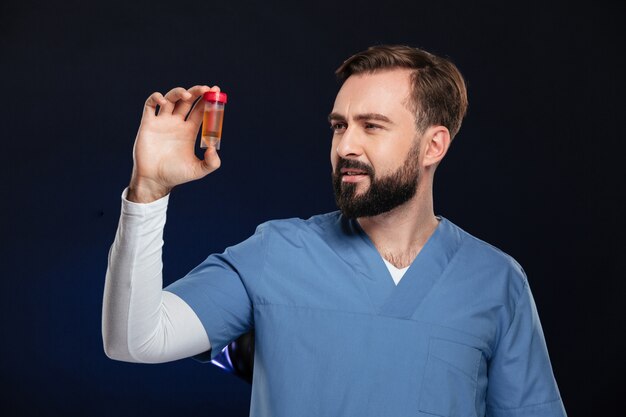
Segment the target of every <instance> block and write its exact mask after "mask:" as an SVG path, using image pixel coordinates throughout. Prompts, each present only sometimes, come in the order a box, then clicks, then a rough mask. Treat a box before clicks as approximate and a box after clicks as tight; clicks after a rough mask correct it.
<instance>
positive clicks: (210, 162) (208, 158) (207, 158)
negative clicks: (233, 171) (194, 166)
mask: <svg viewBox="0 0 626 417" xmlns="http://www.w3.org/2000/svg"><path fill="white" fill-rule="evenodd" d="M199 162H200V166H201V168H202V171H203V174H204V175H206V174H210V173H211V172H213V171H215V170H216V169H218V168H219V167H220V165H221V164H222V161H221V159H220V157H219V155H218V154H217V149H215V145H214V144H212V143H211V144H210V145H209V146H208V148H207V149H206V151H204V159H203V160H201V161H199Z"/></svg>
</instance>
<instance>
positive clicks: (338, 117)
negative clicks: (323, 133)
mask: <svg viewBox="0 0 626 417" xmlns="http://www.w3.org/2000/svg"><path fill="white" fill-rule="evenodd" d="M354 119H355V120H357V121H360V120H378V121H381V122H385V123H389V124H394V123H393V122H392V121H391V119H390V118H388V117H387V116H385V115H384V114H380V113H363V114H357V115H356V116H354ZM333 120H346V118H345V117H344V116H343V115H341V114H339V113H331V114H329V115H328V121H329V122H330V121H333Z"/></svg>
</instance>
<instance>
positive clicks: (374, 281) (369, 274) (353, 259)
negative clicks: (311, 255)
mask: <svg viewBox="0 0 626 417" xmlns="http://www.w3.org/2000/svg"><path fill="white" fill-rule="evenodd" d="M438 219H439V224H438V225H437V228H436V229H435V231H434V232H433V233H432V235H431V236H430V237H429V238H428V240H427V241H426V243H425V244H424V247H423V248H422V250H421V251H420V252H419V254H418V255H417V257H416V258H415V259H414V260H413V263H412V264H411V266H410V267H409V269H408V270H407V271H406V272H405V274H404V276H403V277H402V279H401V280H400V282H399V283H398V285H396V284H395V283H394V281H393V278H392V277H391V274H390V273H389V270H388V269H387V266H386V265H385V263H384V261H383V258H382V256H381V255H380V253H379V252H378V250H377V249H376V247H375V246H374V244H373V242H372V241H371V239H370V238H369V236H368V235H367V233H365V231H364V230H363V229H362V228H361V226H360V225H359V224H358V222H357V221H356V220H354V219H350V220H348V219H346V218H344V217H343V216H340V225H341V229H342V230H341V233H342V234H343V236H344V239H340V242H341V244H340V248H338V249H340V252H341V254H342V255H343V256H342V257H344V259H345V260H346V261H348V262H349V263H350V264H351V266H352V268H353V269H354V270H355V271H356V272H357V274H358V275H359V277H360V278H361V279H362V280H363V283H364V285H365V287H366V288H367V292H368V295H369V297H370V300H371V302H372V304H373V306H374V308H375V309H376V311H377V313H378V314H380V315H385V316H391V317H398V318H407V319H408V318H410V317H411V316H412V315H413V313H414V312H415V311H416V309H417V307H418V306H419V305H420V304H421V302H422V300H423V299H424V298H425V297H426V295H427V294H428V292H429V291H430V290H431V289H432V287H433V285H434V284H435V282H436V281H437V279H438V278H439V277H440V276H441V275H442V273H443V272H444V270H445V268H446V267H447V265H448V264H449V263H450V261H451V259H452V258H453V257H454V255H455V254H456V252H457V250H458V248H459V246H460V243H461V235H460V233H459V229H458V228H457V227H456V226H454V225H453V224H452V223H451V222H450V221H448V220H447V219H445V218H444V217H441V216H438ZM345 237H348V239H345Z"/></svg>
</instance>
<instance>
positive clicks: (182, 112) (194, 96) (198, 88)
mask: <svg viewBox="0 0 626 417" xmlns="http://www.w3.org/2000/svg"><path fill="white" fill-rule="evenodd" d="M205 91H209V87H208V86H206V85H194V86H193V87H191V88H190V89H188V90H187V92H188V93H189V95H188V96H185V97H183V98H182V100H180V101H178V102H177V103H176V106H175V107H174V111H173V112H172V114H175V115H179V116H182V117H184V118H186V117H187V115H188V113H189V111H190V110H191V107H192V106H193V105H194V103H196V102H197V101H198V99H199V98H200V97H201V96H202V94H204V92H205Z"/></svg>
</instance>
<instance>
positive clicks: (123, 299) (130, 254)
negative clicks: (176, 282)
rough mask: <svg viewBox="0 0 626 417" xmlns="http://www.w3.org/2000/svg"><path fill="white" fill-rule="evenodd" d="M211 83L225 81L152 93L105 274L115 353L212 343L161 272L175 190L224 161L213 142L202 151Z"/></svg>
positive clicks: (198, 348)
mask: <svg viewBox="0 0 626 417" xmlns="http://www.w3.org/2000/svg"><path fill="white" fill-rule="evenodd" d="M209 90H212V91H219V88H218V87H213V88H209V87H208V86H195V87H192V88H190V89H189V90H185V89H184V88H174V89H173V90H171V91H170V92H168V93H167V94H166V95H165V96H163V95H162V94H161V93H153V94H152V95H151V96H150V97H149V98H148V99H147V100H146V103H145V106H144V111H143V116H142V119H141V124H140V127H139V131H138V133H137V138H136V140H135V146H134V150H133V158H134V166H133V173H132V177H131V181H130V185H129V187H128V189H127V190H125V192H124V195H123V199H122V200H123V201H122V213H121V216H120V222H119V225H118V230H117V233H116V237H115V241H114V243H113V245H112V247H111V250H110V253H109V261H108V268H107V274H106V280H105V289H104V298H103V310H102V335H103V341H104V349H105V352H106V354H107V355H108V356H109V357H110V358H112V359H117V360H123V361H129V362H146V363H153V362H166V361H172V360H176V359H180V358H184V357H188V356H192V355H195V354H198V353H202V352H205V351H208V350H209V349H210V348H211V344H210V342H209V339H208V336H207V334H206V332H205V330H204V327H203V326H202V324H201V322H200V320H199V319H198V317H197V316H196V314H195V313H194V312H193V310H192V309H191V308H190V307H189V306H188V305H187V304H186V303H185V302H184V301H183V300H181V299H180V298H179V297H178V296H176V295H174V294H172V293H170V292H167V291H163V290H162V287H163V280H162V272H161V271H162V261H161V253H162V245H163V227H164V225H165V216H166V209H167V200H168V198H169V196H168V194H169V192H170V191H171V190H172V188H173V187H175V186H176V185H179V184H182V183H185V182H189V181H192V180H195V179H199V178H202V177H204V176H205V175H207V174H209V173H210V172H212V171H214V170H216V169H217V168H218V167H219V166H220V159H219V157H218V155H217V152H216V150H215V148H214V147H213V146H209V148H207V150H206V151H205V154H204V159H198V158H197V157H196V156H195V152H194V145H195V140H196V137H197V134H198V130H199V128H200V124H201V122H202V110H203V109H202V106H201V104H202V102H201V101H198V102H197V100H198V99H200V97H201V96H202V94H203V93H204V92H206V91H209ZM194 103H196V105H195V106H194Z"/></svg>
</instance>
